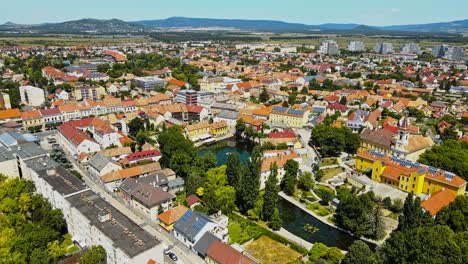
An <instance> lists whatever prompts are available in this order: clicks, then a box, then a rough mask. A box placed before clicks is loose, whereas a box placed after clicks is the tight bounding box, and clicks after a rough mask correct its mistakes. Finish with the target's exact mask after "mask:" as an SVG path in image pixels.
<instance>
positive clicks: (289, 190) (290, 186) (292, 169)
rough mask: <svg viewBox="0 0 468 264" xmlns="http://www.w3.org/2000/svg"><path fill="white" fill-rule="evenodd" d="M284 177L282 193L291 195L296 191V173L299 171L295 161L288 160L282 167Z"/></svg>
mask: <svg viewBox="0 0 468 264" xmlns="http://www.w3.org/2000/svg"><path fill="white" fill-rule="evenodd" d="M284 170H285V175H284V180H283V184H282V187H283V192H284V193H285V194H287V195H293V194H294V191H295V189H296V182H297V172H298V171H299V163H297V161H295V160H288V161H286V164H285V165H284Z"/></svg>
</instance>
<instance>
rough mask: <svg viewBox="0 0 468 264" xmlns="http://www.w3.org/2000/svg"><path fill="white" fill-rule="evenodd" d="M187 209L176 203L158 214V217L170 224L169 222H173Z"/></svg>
mask: <svg viewBox="0 0 468 264" xmlns="http://www.w3.org/2000/svg"><path fill="white" fill-rule="evenodd" d="M187 211H188V208H187V207H185V206H183V205H178V206H176V207H174V208H170V209H169V210H167V211H165V212H164V213H162V214H160V215H158V219H159V220H160V221H162V222H163V223H165V224H167V225H170V224H173V223H175V222H176V221H177V220H179V219H180V218H181V217H182V216H183V215H184V214H185V212H187Z"/></svg>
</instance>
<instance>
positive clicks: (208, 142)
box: [0, 37, 468, 264]
mask: <svg viewBox="0 0 468 264" xmlns="http://www.w3.org/2000/svg"><path fill="white" fill-rule="evenodd" d="M467 95H468V63H467V56H466V43H462V44H460V45H452V44H434V45H432V46H431V45H428V44H427V43H425V44H424V45H420V44H418V43H416V42H405V43H392V42H391V40H389V41H386V42H378V43H376V44H369V43H366V42H365V41H363V40H361V39H360V38H356V39H354V40H350V41H349V42H348V43H346V45H339V43H338V42H337V41H336V40H334V39H333V38H332V37H331V38H327V39H324V40H322V41H321V42H320V45H318V46H313V45H298V44H277V43H268V42H219V41H205V40H203V41H181V42H163V41H158V40H152V41H148V42H144V43H143V42H142V43H138V42H134V43H132V42H127V43H120V44H115V45H87V44H85V43H83V44H82V45H74V46H67V45H55V46H41V45H29V46H28V45H10V46H0V109H1V110H0V127H1V129H0V143H1V145H0V149H1V151H0V152H1V155H0V164H1V165H0V173H1V174H2V175H3V176H2V177H1V178H0V204H1V205H0V212H1V214H0V220H1V221H0V226H1V227H2V228H1V230H2V232H1V235H0V238H1V239H0V248H1V250H0V259H1V260H2V261H1V262H2V263H3V262H5V263H145V264H146V263H148V264H150V263H219V264H231V263H336V264H338V263H430V262H431V260H432V261H434V262H436V263H466V262H467V260H468V255H467V254H468V253H467V252H468V249H467V238H466V237H467V232H468V214H467V211H468V207H467V205H468V198H466V197H465V195H466V192H467V190H466V186H467V180H468V172H467V168H468V164H467V162H468V104H467V100H468V97H467ZM19 226H20V227H19ZM416 244H417V245H416ZM20 245H21V246H20ZM426 246H427V247H430V248H432V249H433V250H431V252H427V247H426ZM440 252H446V254H445V253H443V255H444V256H441V255H440V254H441V253H440ZM93 258H94V259H99V258H101V259H104V261H103V262H102V261H101V262H96V260H92V259H93ZM93 261H94V262H93Z"/></svg>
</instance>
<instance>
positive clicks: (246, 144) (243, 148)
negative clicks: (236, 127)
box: [198, 138, 254, 166]
mask: <svg viewBox="0 0 468 264" xmlns="http://www.w3.org/2000/svg"><path fill="white" fill-rule="evenodd" d="M253 147H254V144H253V143H252V142H250V141H246V140H243V139H241V138H231V139H227V140H223V141H220V142H217V143H216V144H213V145H210V146H203V147H200V148H199V152H198V155H199V156H203V155H205V154H206V153H208V152H210V151H211V152H213V153H214V154H215V156H216V160H217V161H218V164H217V166H221V165H224V164H226V161H227V154H228V153H235V152H237V153H238V154H239V155H240V158H241V161H242V163H244V164H245V163H246V162H247V160H248V159H249V157H250V153H251V151H252V149H253Z"/></svg>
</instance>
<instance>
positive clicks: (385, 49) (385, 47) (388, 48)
mask: <svg viewBox="0 0 468 264" xmlns="http://www.w3.org/2000/svg"><path fill="white" fill-rule="evenodd" d="M374 51H375V52H376V53H380V54H389V53H393V45H392V43H387V42H382V43H377V44H375V46H374Z"/></svg>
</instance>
